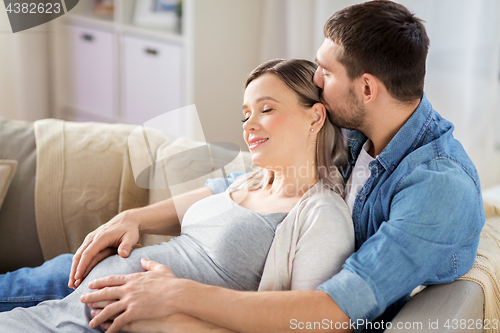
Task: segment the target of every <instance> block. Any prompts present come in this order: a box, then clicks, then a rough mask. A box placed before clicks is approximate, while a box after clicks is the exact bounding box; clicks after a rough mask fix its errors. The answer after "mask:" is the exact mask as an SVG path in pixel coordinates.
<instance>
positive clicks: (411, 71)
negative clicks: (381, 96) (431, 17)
mask: <svg viewBox="0 0 500 333" xmlns="http://www.w3.org/2000/svg"><path fill="white" fill-rule="evenodd" d="M324 34H325V37H326V38H330V39H331V40H332V41H333V42H335V43H336V44H338V45H339V52H338V53H337V54H335V55H334V56H335V58H336V59H337V60H338V61H339V62H340V63H341V64H342V65H344V67H345V68H346V70H347V75H348V76H349V78H350V79H354V78H357V77H359V76H360V75H362V74H363V73H369V74H372V75H374V76H376V77H377V78H378V79H379V80H381V81H382V82H383V83H384V85H385V86H386V87H387V90H388V91H389V93H390V94H391V95H392V96H393V97H394V98H396V99H397V100H399V101H401V102H410V101H413V100H415V99H419V98H421V97H422V95H423V93H424V77H425V59H426V57H427V50H428V48H429V37H427V33H426V31H425V27H424V25H423V24H422V20H420V19H419V18H417V17H415V15H414V14H413V13H411V12H410V11H409V10H408V9H407V8H406V7H404V6H403V5H400V4H397V3H394V2H392V1H388V0H378V1H370V2H365V3H362V4H359V5H354V6H350V7H347V8H344V9H342V10H340V11H338V12H337V13H335V14H334V15H333V16H332V17H330V19H329V20H328V21H327V22H326V24H325V27H324Z"/></svg>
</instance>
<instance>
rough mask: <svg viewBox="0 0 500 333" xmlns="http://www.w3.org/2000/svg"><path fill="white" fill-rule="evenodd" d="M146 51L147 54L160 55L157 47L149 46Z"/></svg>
mask: <svg viewBox="0 0 500 333" xmlns="http://www.w3.org/2000/svg"><path fill="white" fill-rule="evenodd" d="M145 51H146V53H147V54H151V55H154V56H155V55H158V51H157V50H155V49H150V48H147V49H146V50H145Z"/></svg>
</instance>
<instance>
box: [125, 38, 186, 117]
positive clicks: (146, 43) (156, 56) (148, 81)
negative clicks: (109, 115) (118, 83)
mask: <svg viewBox="0 0 500 333" xmlns="http://www.w3.org/2000/svg"><path fill="white" fill-rule="evenodd" d="M121 45H122V57H123V61H122V75H123V76H122V82H123V94H122V97H123V98H122V110H123V119H124V120H125V121H127V122H131V123H135V124H142V123H144V122H146V121H148V120H150V119H152V118H154V117H156V116H159V115H161V114H163V113H166V112H168V111H172V110H175V109H178V108H181V107H182V106H183V91H182V90H183V89H182V75H183V68H184V67H183V62H182V59H183V57H182V53H183V52H182V51H183V49H182V46H181V45H177V44H174V43H165V42H163V43H159V42H155V41H151V40H148V39H144V38H137V37H132V36H123V38H122V43H121ZM179 121H181V119H179Z"/></svg>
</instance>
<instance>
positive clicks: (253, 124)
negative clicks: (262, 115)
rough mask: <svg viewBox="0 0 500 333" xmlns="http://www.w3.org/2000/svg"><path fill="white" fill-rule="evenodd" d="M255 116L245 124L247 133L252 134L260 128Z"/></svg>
mask: <svg viewBox="0 0 500 333" xmlns="http://www.w3.org/2000/svg"><path fill="white" fill-rule="evenodd" d="M255 118H256V117H255V116H253V115H252V116H250V117H249V118H248V119H247V121H245V122H244V123H243V130H244V131H246V132H250V131H252V130H256V129H257V128H258V127H259V124H258V122H257V121H256V119H255Z"/></svg>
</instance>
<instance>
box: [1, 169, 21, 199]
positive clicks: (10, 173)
mask: <svg viewBox="0 0 500 333" xmlns="http://www.w3.org/2000/svg"><path fill="white" fill-rule="evenodd" d="M16 168H17V161H16V160H0V208H2V203H3V199H4V198H5V195H6V194H7V191H8V189H9V185H10V182H11V181H12V178H13V177H14V173H15V172H16Z"/></svg>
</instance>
